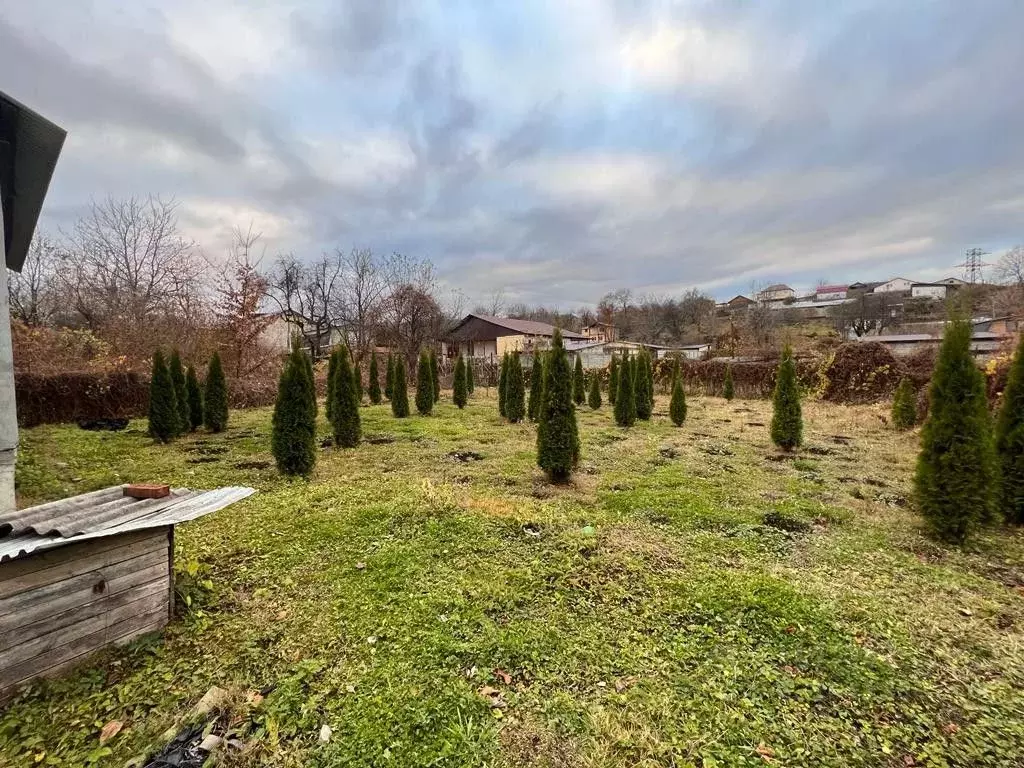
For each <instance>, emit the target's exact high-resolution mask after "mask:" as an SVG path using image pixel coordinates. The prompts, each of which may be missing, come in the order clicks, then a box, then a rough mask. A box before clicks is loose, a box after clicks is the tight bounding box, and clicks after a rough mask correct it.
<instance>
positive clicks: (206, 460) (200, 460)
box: [185, 456, 220, 464]
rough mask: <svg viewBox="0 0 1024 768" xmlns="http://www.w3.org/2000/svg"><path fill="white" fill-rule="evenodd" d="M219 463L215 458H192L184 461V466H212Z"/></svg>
mask: <svg viewBox="0 0 1024 768" xmlns="http://www.w3.org/2000/svg"><path fill="white" fill-rule="evenodd" d="M217 461H220V459H219V458H217V457H216V456H193V457H192V458H191V459H186V460H185V463H186V464H213V463H214V462H217Z"/></svg>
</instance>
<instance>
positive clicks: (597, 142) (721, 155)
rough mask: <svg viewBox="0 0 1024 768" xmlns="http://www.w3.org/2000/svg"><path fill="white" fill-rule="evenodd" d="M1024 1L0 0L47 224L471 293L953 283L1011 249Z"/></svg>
mask: <svg viewBox="0 0 1024 768" xmlns="http://www.w3.org/2000/svg"><path fill="white" fill-rule="evenodd" d="M1022 29H1024V3H1022V2H1020V0H983V2H964V0H948V1H946V0H929V1H925V0H899V2H893V1H892V0H843V2H821V0H789V1H788V2H782V1H781V0H756V1H755V0H677V1H676V2H669V1H664V2H645V1H644V0H516V1H515V2H508V0H495V1H493V2H492V0H450V1H449V2H415V1H414V0H351V1H347V2H344V1H339V0H281V1H280V2H272V1H271V0H162V1H160V2H154V1H153V0H132V1H131V2H115V1H114V0H33V2H26V1H25V0H0V90H3V91H6V92H7V93H9V94H10V95H11V96H13V97H14V98H16V99H18V100H20V101H22V102H23V103H25V104H26V105H28V106H30V107H32V108H34V109H36V110H37V111H39V112H41V113H42V114H44V115H45V116H47V117H49V118H50V119H52V120H54V121H55V122H57V123H58V124H60V125H61V126H62V127H64V128H66V129H67V131H68V139H67V143H66V144H65V148H64V152H63V155H62V157H61V160H60V162H59V164H58V167H57V172H56V174H55V176H54V180H53V184H52V186H51V191H50V195H49V197H48V199H47V205H46V208H45V211H44V216H43V221H42V227H43V228H44V229H47V230H50V231H57V230H58V229H60V228H65V229H66V228H67V227H68V226H70V224H71V223H72V222H73V221H74V220H75V218H77V217H78V216H79V215H81V214H82V213H83V212H84V210H85V209H86V208H87V206H88V205H89V202H90V201H91V200H93V199H102V198H104V197H107V196H114V197H125V196H128V195H147V194H159V195H161V196H163V197H165V198H174V199H175V200H176V201H177V202H178V205H179V213H180V217H181V226H182V228H183V229H184V230H185V232H186V233H187V234H188V236H190V237H192V238H193V239H194V240H195V241H196V243H197V244H198V245H199V246H200V247H201V248H202V249H203V251H204V253H206V254H207V255H208V256H210V257H212V258H216V257H217V255H218V254H223V253H225V252H226V249H227V244H228V242H229V240H230V236H231V232H232V230H233V229H234V228H235V227H241V228H243V229H247V228H248V227H249V225H250V224H252V226H253V228H254V229H255V230H256V231H259V232H262V233H263V238H264V243H265V244H266V245H267V248H268V252H269V253H271V254H274V253H278V252H291V253H294V254H296V255H297V256H299V257H301V258H309V259H312V258H315V257H317V256H318V255H319V254H320V253H321V252H323V251H325V250H333V249H335V248H339V247H340V248H343V249H344V250H346V251H347V250H349V249H351V248H353V247H360V248H371V249H373V250H374V251H377V252H381V253H390V252H392V251H397V252H401V253H404V254H407V255H409V256H413V257H417V258H425V259H430V260H431V261H433V263H434V264H435V265H436V268H437V273H438V275H439V277H440V279H441V280H442V281H443V283H444V284H445V285H446V286H447V287H449V288H451V289H453V290H458V291H461V292H463V293H464V294H465V295H466V297H467V298H468V299H469V301H470V302H471V303H476V302H481V303H486V302H487V300H488V297H489V296H492V295H493V294H495V293H496V292H499V291H500V292H501V293H502V294H503V297H504V299H505V301H506V302H510V303H511V302H526V303H529V304H544V305H548V306H558V307H560V308H563V309H571V308H575V307H578V306H581V305H584V304H588V303H594V302H596V301H597V300H599V299H600V297H601V296H602V295H603V294H605V293H606V292H608V291H612V290H615V289H619V288H629V289H631V290H632V291H633V292H634V294H638V295H639V294H652V295H657V296H660V297H667V296H672V295H677V294H679V293H681V292H682V291H684V290H686V289H688V288H692V287H697V288H701V289H703V290H705V291H707V292H709V293H710V294H712V295H714V296H716V297H717V298H719V299H726V298H729V297H730V296H732V295H734V294H736V293H747V292H749V291H750V290H751V288H752V287H753V286H755V285H763V284H765V283H769V282H787V283H789V284H791V285H793V286H794V287H797V288H800V287H810V286H813V285H814V284H816V283H817V282H818V281H819V280H825V281H828V282H852V281H856V280H883V279H887V278H889V277H893V276H896V275H900V276H904V277H910V278H912V279H924V280H926V279H937V278H940V277H944V276H947V275H957V276H959V275H960V274H961V273H962V270H961V269H959V268H957V267H956V266H955V265H956V264H958V263H959V262H961V261H962V260H963V253H964V251H965V250H966V249H967V248H970V247H975V246H976V247H981V248H984V249H985V250H986V251H988V252H990V253H991V254H992V255H991V256H990V257H988V260H989V261H993V262H994V261H996V260H997V259H998V255H999V253H1000V251H1002V250H1005V249H1006V248H1008V247H1010V246H1012V245H1013V244H1015V243H1019V242H1024V90H1022V89H1024V86H1022V80H1021V77H1022V75H1021V73H1022V72H1024V45H1021V43H1020V31H1021V30H1022Z"/></svg>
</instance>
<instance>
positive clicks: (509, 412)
mask: <svg viewBox="0 0 1024 768" xmlns="http://www.w3.org/2000/svg"><path fill="white" fill-rule="evenodd" d="M525 416H526V382H525V381H524V380H523V363H522V361H521V360H520V359H519V353H518V352H513V353H512V355H511V356H510V357H509V361H508V380H507V381H506V382H505V417H506V418H507V419H508V420H509V421H510V422H512V423H513V424H516V423H518V422H520V421H522V420H523V418H524V417H525Z"/></svg>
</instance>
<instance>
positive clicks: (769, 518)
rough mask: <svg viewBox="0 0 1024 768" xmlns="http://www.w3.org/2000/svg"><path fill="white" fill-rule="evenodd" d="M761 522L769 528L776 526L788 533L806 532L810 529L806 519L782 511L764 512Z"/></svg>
mask: <svg viewBox="0 0 1024 768" xmlns="http://www.w3.org/2000/svg"><path fill="white" fill-rule="evenodd" d="M761 522H763V523H764V524H765V525H767V526H769V527H770V528H778V529H779V530H780V531H787V532H789V533H807V532H808V531H810V530H811V524H810V523H808V522H807V521H806V520H801V519H800V518H798V517H793V516H791V515H787V514H784V513H782V512H766V513H765V515H764V517H763V518H761Z"/></svg>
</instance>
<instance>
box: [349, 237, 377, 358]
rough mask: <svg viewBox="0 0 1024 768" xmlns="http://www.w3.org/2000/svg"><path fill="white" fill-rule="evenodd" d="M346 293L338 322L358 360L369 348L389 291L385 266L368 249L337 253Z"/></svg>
mask: <svg viewBox="0 0 1024 768" xmlns="http://www.w3.org/2000/svg"><path fill="white" fill-rule="evenodd" d="M337 258H338V260H339V261H340V263H341V276H342V287H343V291H344V292H343V294H342V297H341V300H340V301H339V303H338V309H339V313H338V314H339V316H338V321H339V323H340V324H341V326H342V327H343V328H344V330H345V333H346V335H347V336H348V337H349V339H351V341H352V346H353V348H354V350H355V353H356V355H357V357H362V355H363V354H364V353H365V352H366V350H367V349H368V348H369V346H370V344H371V343H372V341H373V335H374V329H375V326H376V325H377V323H378V322H379V318H380V313H381V310H382V304H383V301H384V297H385V296H386V295H387V291H388V279H387V271H386V265H385V264H382V263H381V261H380V260H379V259H377V258H376V257H374V255H373V252H372V251H371V250H369V249H368V248H363V249H355V248H354V249H353V250H352V251H351V252H350V253H349V254H348V255H342V253H341V252H340V251H338V254H337Z"/></svg>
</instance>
